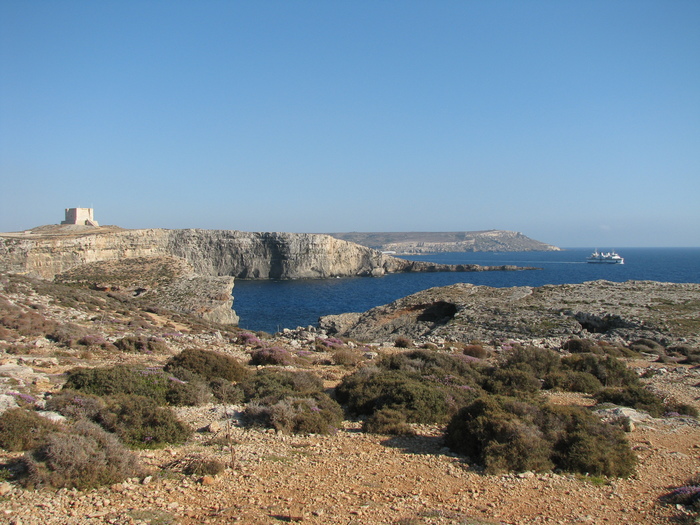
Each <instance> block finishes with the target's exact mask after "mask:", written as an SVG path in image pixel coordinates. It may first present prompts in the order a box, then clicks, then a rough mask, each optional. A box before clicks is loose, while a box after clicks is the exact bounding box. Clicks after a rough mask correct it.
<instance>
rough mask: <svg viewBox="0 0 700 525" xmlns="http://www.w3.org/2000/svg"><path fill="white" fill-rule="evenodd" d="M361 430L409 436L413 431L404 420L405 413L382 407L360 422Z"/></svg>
mask: <svg viewBox="0 0 700 525" xmlns="http://www.w3.org/2000/svg"><path fill="white" fill-rule="evenodd" d="M362 430H363V432H369V433H372V434H391V435H396V436H401V435H403V436H410V435H414V434H415V432H414V431H413V429H412V428H411V425H409V424H408V422H407V421H406V415H405V414H404V413H403V412H400V411H398V410H392V409H391V408H383V409H381V410H378V411H376V412H375V413H374V414H372V415H371V416H369V417H368V418H367V419H366V420H365V422H364V423H363V424H362Z"/></svg>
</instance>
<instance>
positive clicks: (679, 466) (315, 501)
mask: <svg viewBox="0 0 700 525" xmlns="http://www.w3.org/2000/svg"><path fill="white" fill-rule="evenodd" d="M27 282H28V281H27ZM0 296H1V297H0V298H1V299H2V300H4V301H7V303H9V304H12V305H13V306H20V307H22V308H25V309H33V310H34V311H38V312H41V315H42V316H44V317H45V318H46V319H50V320H55V321H58V322H59V323H63V324H65V323H70V324H71V326H78V327H83V328H86V329H89V330H90V331H91V333H99V334H101V335H102V336H104V337H105V338H106V339H108V340H109V339H112V340H113V339H115V338H116V337H123V336H124V335H128V334H135V333H140V334H153V335H157V336H158V337H160V338H162V339H163V340H164V341H165V342H166V343H167V347H168V352H167V353H163V354H151V355H145V354H133V353H124V352H119V351H115V350H109V351H107V350H104V349H102V348H98V347H87V346H80V345H77V346H72V347H71V346H66V345H65V344H62V343H58V342H55V341H51V340H48V339H46V338H44V337H42V336H37V335H24V336H19V335H17V334H16V333H14V332H13V333H12V334H10V335H6V338H5V341H0V348H1V349H2V353H0V394H8V393H10V392H13V393H28V394H31V395H33V396H35V397H37V398H43V397H47V396H50V395H51V393H54V392H57V391H58V390H59V389H60V388H61V385H62V382H63V381H64V376H63V375H62V374H64V373H65V372H66V371H67V370H69V369H71V368H74V367H76V366H90V367H92V366H106V365H113V364H118V363H123V364H129V363H139V364H148V365H149V366H158V365H162V364H163V363H164V362H165V361H166V360H167V359H168V358H169V357H171V356H172V355H174V354H176V353H178V352H179V351H181V350H183V349H185V348H193V347H196V348H201V349H207V350H216V351H219V352H223V353H226V354H228V355H231V356H234V357H236V358H238V359H239V360H241V361H242V362H247V360H248V359H249V352H250V348H248V347H246V346H245V345H243V344H239V343H234V342H233V341H234V340H235V330H232V329H227V328H226V327H222V326H216V325H213V324H210V323H204V322H200V321H196V320H193V319H192V318H188V317H185V316H182V315H177V316H173V315H170V314H169V313H168V312H162V311H158V312H156V313H154V312H148V311H146V310H144V309H142V308H140V307H138V306H136V307H129V308H122V309H116V308H111V307H110V306H109V304H110V303H109V302H108V301H106V300H101V301H102V303H101V304H102V306H101V307H100V306H97V307H95V306H94V304H93V306H92V307H90V308H88V307H86V304H87V303H90V301H86V299H85V297H84V296H80V297H78V298H77V299H74V300H72V301H68V302H65V301H64V302H63V303H61V301H59V300H57V299H56V292H54V291H51V290H49V291H46V290H43V291H42V290H40V289H39V288H38V287H37V286H34V285H28V284H26V283H25V282H21V283H20V284H12V282H11V281H8V280H7V278H5V281H3V284H2V288H0ZM104 297H106V296H104ZM98 301H99V300H98ZM95 308H97V310H96V309H95ZM300 334H302V335H300ZM318 336H319V334H318V333H314V332H313V331H302V332H297V333H295V334H294V337H292V336H291V335H287V336H282V335H279V336H277V337H275V336H270V337H275V338H274V340H273V339H270V344H274V345H275V346H284V347H287V348H290V349H295V350H299V349H308V350H311V351H313V352H314V353H313V356H312V358H310V360H309V361H307V362H304V363H303V364H301V363H299V364H298V366H303V367H304V368H306V369H309V370H311V371H313V372H315V373H317V374H318V375H319V376H321V377H322V378H323V379H324V382H325V385H326V386H327V387H328V388H329V389H330V388H333V387H334V386H335V385H336V384H337V383H338V382H339V381H340V379H342V377H343V376H344V375H345V374H348V373H350V372H351V371H352V370H354V367H358V366H363V365H364V364H367V363H368V362H370V361H371V360H372V359H376V358H377V356H378V355H379V356H380V355H381V354H383V353H389V352H399V351H402V349H398V348H395V347H394V346H393V345H391V344H388V343H385V344H381V343H380V344H374V345H372V346H370V347H369V351H367V350H366V349H365V348H364V346H363V345H361V346H359V347H358V348H356V350H357V351H358V353H359V355H361V356H362V357H361V359H360V361H359V363H357V364H355V365H353V366H348V365H346V366H340V365H335V364H333V363H332V359H331V358H330V357H329V355H324V354H323V352H317V351H316V350H317V349H316V348H315V346H314V341H315V339H316V338H317V337H318ZM351 346H353V343H351ZM436 351H445V352H449V351H450V345H449V344H448V343H446V344H438V350H436ZM627 364H628V366H629V367H631V368H632V369H634V370H635V371H637V372H638V373H639V374H640V375H641V374H642V373H643V372H644V371H645V370H648V369H655V370H656V374H653V375H652V374H646V375H648V376H651V377H649V378H648V379H644V382H645V384H646V385H647V386H648V387H649V388H651V389H653V390H655V391H656V392H658V393H660V394H662V395H663V396H671V397H673V398H675V399H676V400H678V401H681V402H684V403H688V404H690V405H693V406H695V407H696V408H699V409H700V401H699V399H700V393H699V391H698V390H699V387H700V369H699V368H697V367H694V366H692V365H685V364H678V363H660V362H653V361H651V360H649V359H639V360H630V361H628V362H627ZM547 395H548V396H549V397H550V401H551V402H553V403H559V404H578V405H593V404H594V403H595V402H594V401H593V400H592V399H591V398H590V397H588V396H585V395H581V394H572V393H564V392H551V393H548V394H547ZM9 397H10V398H11V397H12V396H9ZM3 399H4V400H5V401H6V402H11V400H10V401H8V396H7V395H5V396H3ZM242 409H243V407H242V406H236V405H222V404H207V405H203V406H197V407H179V408H176V409H175V410H176V411H177V414H178V416H179V417H180V418H181V420H183V421H185V422H187V424H188V425H190V426H191V427H192V428H193V429H198V431H197V432H195V433H194V435H193V436H194V437H193V438H191V439H190V440H189V441H188V442H187V443H185V444H184V445H181V446H175V447H168V448H164V449H158V450H140V451H137V454H138V455H139V456H140V458H141V459H142V461H143V462H144V463H145V464H146V465H147V466H148V467H149V468H150V475H148V476H147V477H145V478H132V479H128V480H126V481H124V482H122V483H118V484H115V485H112V486H109V487H103V488H98V489H92V490H86V491H78V490H75V489H60V490H55V489H40V490H27V489H24V488H22V487H21V486H20V485H18V484H17V483H15V482H14V481H12V480H8V481H4V482H0V523H8V524H12V525H44V524H47V525H48V524H75V525H82V524H86V525H87V524H98V523H100V524H101V523H104V524H114V525H126V524H131V525H133V524H146V523H151V524H200V523H250V524H276V523H285V522H299V523H307V524H373V523H377V524H379V523H391V524H397V525H398V524H401V525H419V524H448V523H450V524H452V523H455V524H494V523H506V524H520V523H543V524H544V523H552V524H554V523H556V524H577V523H611V524H617V523H629V524H639V523H649V524H678V523H693V520H694V519H696V518H695V515H693V514H692V512H691V510H690V509H687V508H685V507H683V506H680V505H678V506H677V505H669V504H665V503H663V501H662V500H661V498H662V496H663V495H664V494H666V493H668V492H669V491H670V490H671V489H673V488H675V487H679V486H682V485H684V484H685V482H686V481H687V480H688V479H689V478H691V477H692V476H694V475H696V474H697V473H698V472H700V424H699V423H698V421H697V420H696V419H695V418H692V417H665V418H652V417H649V416H648V415H646V414H644V413H642V412H634V411H628V412H626V413H627V414H628V415H629V416H630V419H631V420H632V422H633V425H631V431H630V432H629V433H628V434H627V437H628V439H629V441H630V444H631V446H632V448H633V450H634V452H635V454H636V456H637V459H638V465H637V471H636V474H634V475H633V476H631V477H630V478H628V479H607V478H601V477H593V476H589V477H586V476H583V475H574V474H568V473H558V472H546V473H534V472H524V473H519V474H501V475H487V474H485V473H483V471H482V470H481V469H480V468H479V466H478V465H474V464H472V463H471V462H470V460H469V458H466V457H463V456H459V455H455V454H453V453H452V452H450V450H449V449H447V448H446V447H445V445H444V442H443V438H442V435H443V430H444V428H443V427H440V426H431V425H414V430H415V432H416V435H415V436H386V435H377V434H369V433H364V432H362V431H361V422H360V421H357V420H352V419H346V420H345V421H344V422H343V425H342V428H340V429H339V430H338V431H337V432H336V433H334V434H332V435H288V434H282V433H276V432H275V431H272V430H269V429H267V430H266V429H255V428H246V427H244V426H243V425H242V424H241V423H240V414H241V411H242ZM21 455H22V453H16V452H15V453H10V452H7V451H4V450H2V449H0V463H2V464H9V463H10V462H11V461H12V460H13V459H15V458H17V457H18V456H21ZM195 455H200V456H201V455H206V456H208V457H213V458H218V459H219V460H220V461H222V462H223V463H225V464H226V465H227V468H226V469H225V470H224V471H223V472H222V473H220V474H218V475H216V476H187V475H184V474H183V473H182V472H181V469H180V468H179V466H182V465H183V464H185V463H186V462H187V460H188V458H191V457H194V456H195Z"/></svg>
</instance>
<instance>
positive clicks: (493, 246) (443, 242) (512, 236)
mask: <svg viewBox="0 0 700 525" xmlns="http://www.w3.org/2000/svg"><path fill="white" fill-rule="evenodd" d="M329 235H331V236H333V237H335V238H336V239H342V240H344V241H350V242H354V243H357V244H361V245H362V246H367V247H368V248H373V249H375V250H380V251H385V252H386V251H391V252H396V253H397V254H419V253H438V252H531V251H559V250H560V249H561V248H558V247H556V246H553V245H551V244H546V243H543V242H540V241H536V240H534V239H530V238H529V237H527V236H525V235H523V234H522V233H520V232H512V231H506V230H486V231H471V232H375V233H363V232H349V233H330V234H329Z"/></svg>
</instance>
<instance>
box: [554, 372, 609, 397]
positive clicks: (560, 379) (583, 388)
mask: <svg viewBox="0 0 700 525" xmlns="http://www.w3.org/2000/svg"><path fill="white" fill-rule="evenodd" d="M542 387H543V388H545V389H553V388H560V389H561V390H565V391H567V392H584V393H586V394H595V393H597V392H599V391H600V390H601V389H602V388H603V385H602V384H601V382H600V381H598V378H597V377H595V376H594V375H593V374H589V373H588V372H577V371H575V370H560V371H558V372H551V373H549V374H547V375H546V376H545V378H544V384H543V385H542Z"/></svg>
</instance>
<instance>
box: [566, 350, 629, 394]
mask: <svg viewBox="0 0 700 525" xmlns="http://www.w3.org/2000/svg"><path fill="white" fill-rule="evenodd" d="M561 367H562V369H564V370H573V371H576V372H587V373H589V374H591V375H593V376H595V377H596V378H597V379H598V381H600V382H601V383H602V384H603V386H606V387H613V386H625V385H637V384H639V378H638V377H637V374H635V373H634V372H633V371H632V370H629V369H628V368H627V366H625V363H623V362H622V361H620V360H618V359H616V358H614V357H611V356H607V357H602V356H598V355H595V354H573V355H570V356H566V357H564V358H562V360H561Z"/></svg>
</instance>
